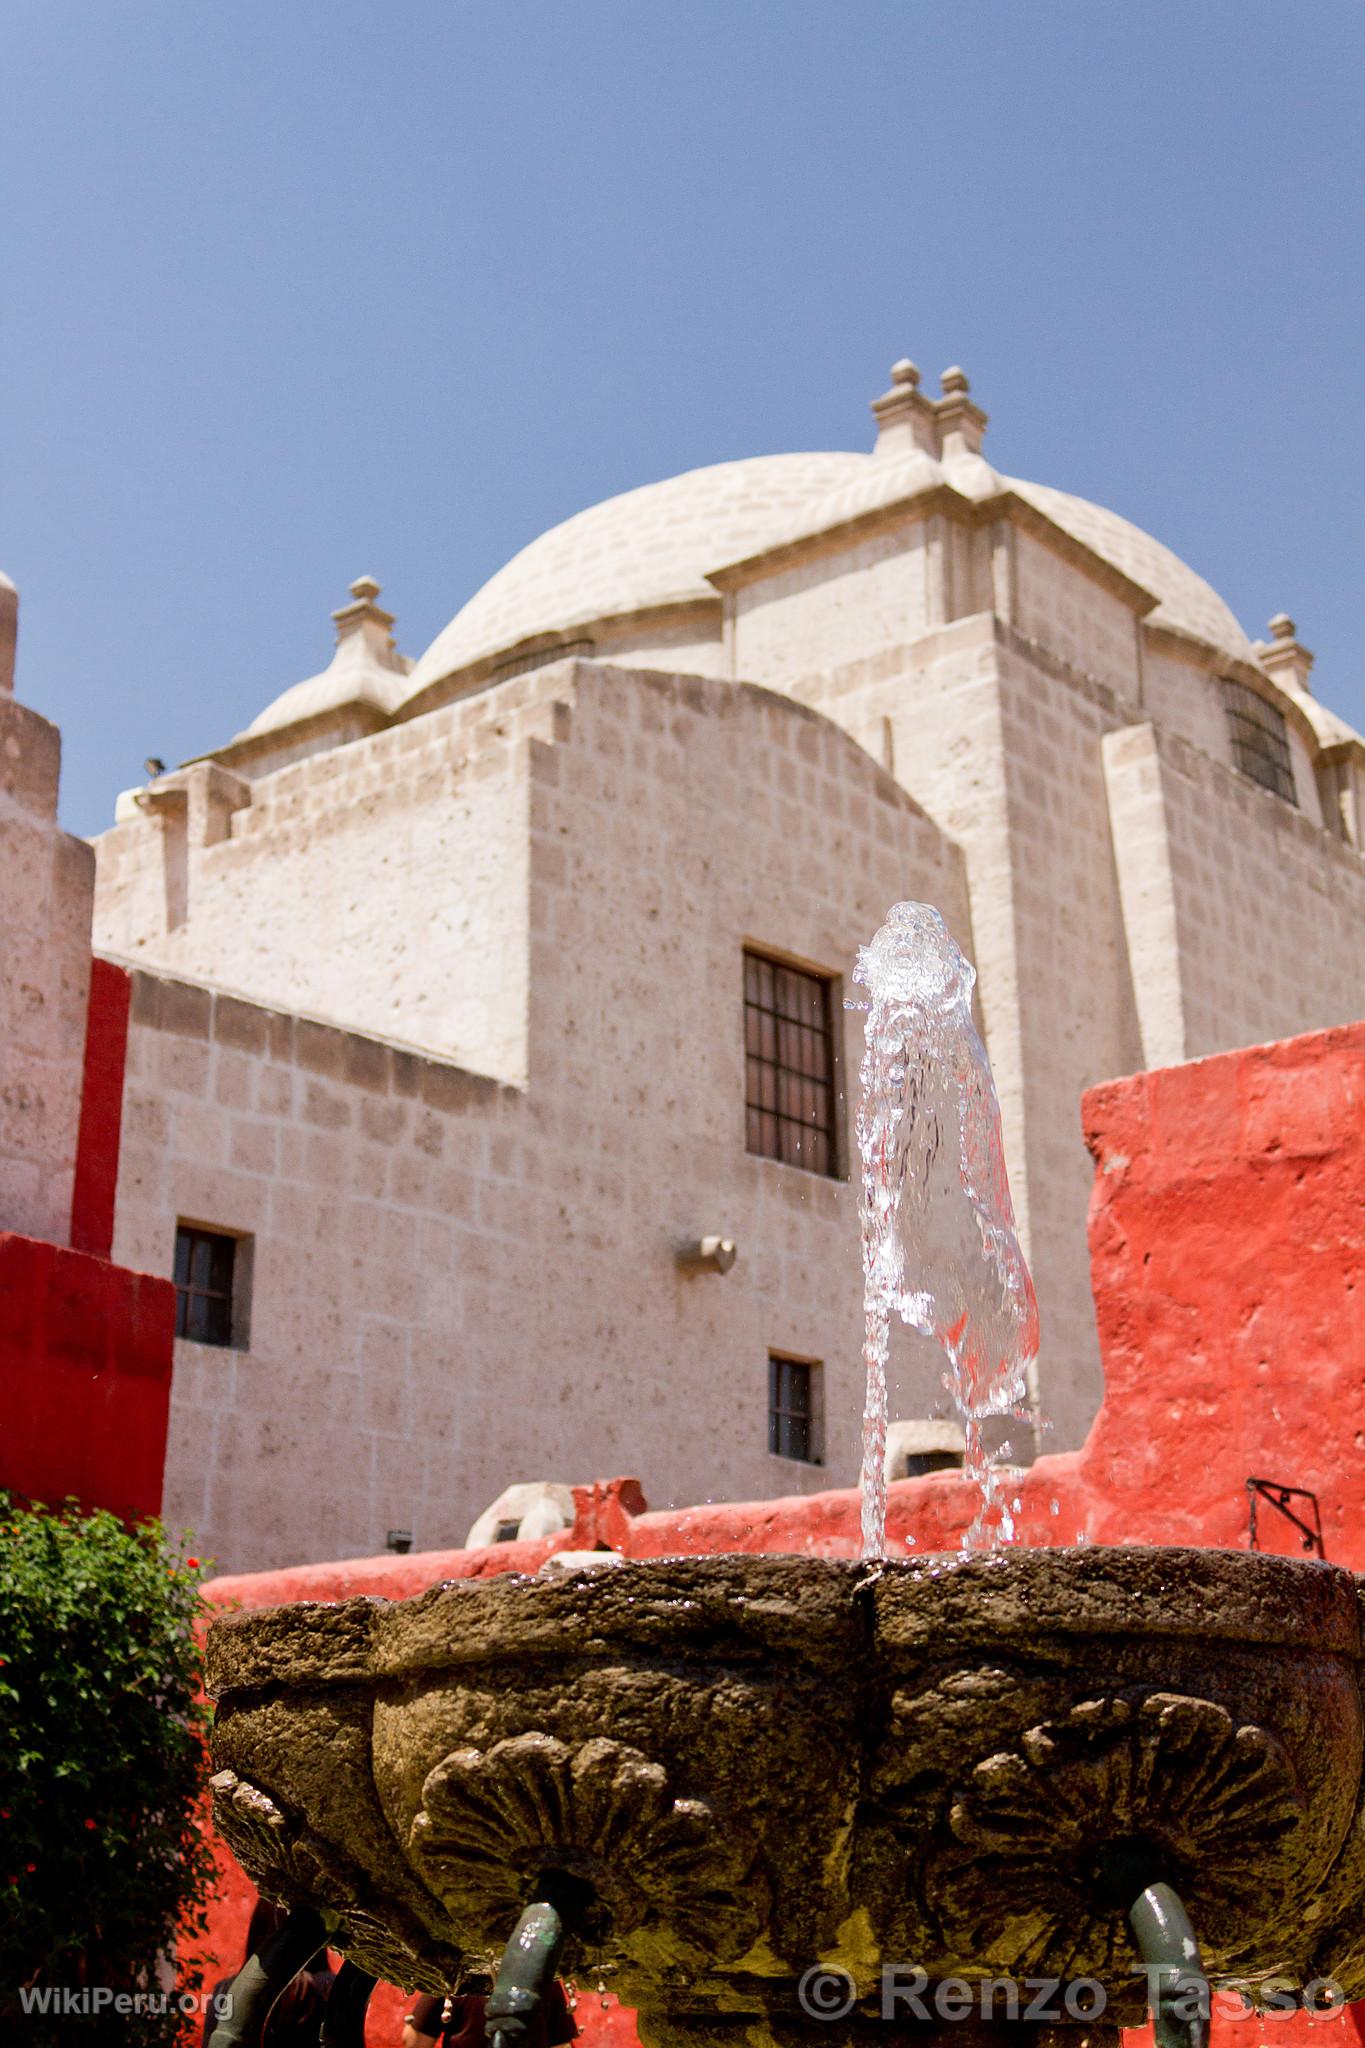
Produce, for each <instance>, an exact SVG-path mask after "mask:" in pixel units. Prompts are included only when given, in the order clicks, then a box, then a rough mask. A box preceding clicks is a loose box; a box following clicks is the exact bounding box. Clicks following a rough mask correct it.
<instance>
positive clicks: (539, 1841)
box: [409, 1731, 762, 1961]
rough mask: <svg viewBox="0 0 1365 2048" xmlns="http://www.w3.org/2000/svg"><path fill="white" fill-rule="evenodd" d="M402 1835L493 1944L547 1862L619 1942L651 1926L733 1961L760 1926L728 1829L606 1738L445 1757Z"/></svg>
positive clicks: (428, 1873) (521, 1740)
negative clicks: (588, 1901)
mask: <svg viewBox="0 0 1365 2048" xmlns="http://www.w3.org/2000/svg"><path fill="white" fill-rule="evenodd" d="M409 1841H410V1847H411V1850H412V1857H413V1862H414V1864H415V1865H416V1866H417V1868H418V1869H419V1870H421V1872H422V1873H423V1875H424V1876H425V1877H426V1879H427V1881H428V1883H429V1884H430V1885H431V1888H432V1890H433V1891H434V1892H436V1894H437V1895H438V1897H440V1898H442V1899H443V1900H445V1901H447V1902H448V1903H449V1904H450V1905H451V1907H452V1909H453V1910H455V1911H458V1912H459V1913H460V1914H461V1916H462V1920H463V1921H464V1922H466V1923H467V1924H470V1925H472V1926H473V1928H474V1929H475V1930H476V1931H477V1934H478V1937H479V1938H480V1939H481V1940H482V1941H484V1942H486V1943H488V1944H489V1945H493V1944H496V1943H497V1942H498V1941H499V1939H500V1938H503V1937H504V1936H505V1933H506V1928H507V1923H508V1915H509V1913H511V1914H513V1915H515V1913H516V1911H517V1910H518V1909H519V1908H520V1907H521V1906H522V1905H523V1904H524V1903H525V1901H526V1900H527V1899H528V1898H529V1897H530V1895H531V1891H532V1889H533V1887H534V1885H535V1882H536V1880H537V1878H538V1877H539V1876H540V1875H541V1873H542V1872H544V1871H546V1870H554V1871H557V1872H559V1873H561V1874H562V1875H564V1876H567V1877H570V1878H573V1879H576V1880H577V1881H578V1882H579V1883H581V1884H582V1885H584V1886H585V1887H587V1888H588V1889H589V1890H590V1891H591V1894H592V1896H593V1898H594V1900H595V1901H596V1902H597V1906H598V1908H599V1909H600V1913H601V1915H602V1916H604V1920H605V1924H604V1927H603V1931H604V1932H605V1931H606V1928H607V1927H609V1928H610V1930H611V1932H612V1933H613V1934H614V1935H615V1936H616V1937H617V1938H623V1937H626V1936H628V1935H631V1934H633V1933H634V1932H635V1931H636V1929H637V1928H640V1927H642V1926H643V1925H644V1924H645V1923H646V1922H647V1921H649V1920H657V1921H659V1922H661V1923H662V1924H663V1925H665V1926H667V1927H669V1928H670V1929H672V1930H673V1932H674V1934H675V1936H676V1937H677V1938H678V1939H679V1940H680V1941H681V1942H682V1943H683V1944H684V1945H686V1946H687V1947H690V1948H692V1949H693V1950H695V1951H696V1952H697V1953H698V1954H699V1955H705V1954H708V1953H709V1954H714V1955H717V1956H721V1957H723V1958H724V1959H725V1960H727V1961H729V1960H733V1958H734V1957H735V1956H737V1955H740V1954H742V1953H743V1951H744V1950H745V1949H746V1948H748V1947H749V1946H750V1945H751V1944H752V1942H753V1939H754V1936H755V1935H756V1934H757V1932H758V1930H759V1927H760V1925H761V1922H762V1904H761V1898H762V1887H761V1884H760V1883H757V1882H756V1880H755V1875H754V1873H753V1872H752V1870H751V1869H746V1860H747V1859H745V1857H744V1856H743V1854H742V1851H741V1839H740V1837H739V1836H738V1835H737V1832H736V1831H735V1830H733V1829H732V1830H727V1829H726V1828H725V1827H724V1826H722V1825H721V1824H719V1823H718V1822H717V1820H716V1816H715V1815H714V1813H713V1812H712V1810H711V1808H710V1807H709V1806H708V1805H707V1804H706V1802H705V1801H704V1800H701V1799H680V1798H676V1797H675V1796H674V1793H673V1789H672V1787H671V1785H670V1784H669V1780H668V1774H667V1772H666V1771H665V1770H664V1769H663V1768H662V1767H661V1766H660V1765H659V1764H656V1763H652V1762H651V1761H650V1759H649V1758H648V1757H646V1756H642V1755H641V1753H640V1751H639V1750H637V1749H632V1748H630V1747H628V1746H627V1745H626V1744H624V1743H620V1742H613V1741H611V1740H610V1739H609V1738H608V1737H606V1736H594V1737H592V1738H590V1739H589V1740H588V1741H586V1742H581V1743H578V1744H576V1745H570V1744H568V1743H565V1742H560V1741H558V1740H557V1739H556V1738H555V1737H554V1736H551V1735H544V1734H541V1733H539V1732H538V1731H532V1732H530V1733H528V1734H525V1735H515V1736H510V1737H508V1738H507V1739H506V1740H504V1741H502V1742H497V1743H494V1745H493V1747H492V1748H491V1749H489V1750H486V1751H485V1750H479V1749H457V1750H454V1751H452V1752H451V1754H450V1755H449V1756H447V1757H444V1758H443V1759H442V1761H441V1762H440V1763H439V1764H437V1765H436V1767H435V1769H434V1770H433V1771H432V1772H431V1773H430V1775H429V1776H428V1778H427V1780H426V1783H425V1784H424V1786H423V1788H422V1810H421V1812H420V1813H419V1814H418V1815H417V1817H416V1819H415V1820H414V1821H413V1823H412V1829H411V1834H410V1838H409Z"/></svg>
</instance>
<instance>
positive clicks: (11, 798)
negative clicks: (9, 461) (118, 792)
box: [0, 576, 95, 1244]
mask: <svg viewBox="0 0 1365 2048" xmlns="http://www.w3.org/2000/svg"><path fill="white" fill-rule="evenodd" d="M18 620H19V602H18V593H17V592H16V590H15V588H14V585H13V584H12V583H11V582H10V581H9V579H8V577H5V576H0V1230H13V1231H17V1232H19V1233H20V1234H21V1235H23V1236H26V1237H40V1238H46V1239H48V1240H50V1241H51V1242H52V1243H55V1244H69V1242H70V1237H71V1197H72V1187H73V1181H74V1177H75V1170H76V1138H77V1127H78V1124H79V1120H80V1106H81V1072H82V1068H83V1065H84V1060H85V1017H86V996H87V991H88V989H89V985H90V917H91V906H92V903H93V901H94V891H95V860H94V854H93V853H92V851H91V849H90V847H89V846H87V845H86V843H85V841H84V840H81V839H73V838H72V837H71V835H70V834H69V833H67V832H63V831H62V830H61V829H60V827H59V826H58V824H57V778H58V774H59V771H60V767H61V753H62V745H61V736H60V734H59V733H58V731H57V728H56V726H55V725H51V724H49V722H48V720H47V719H45V718H41V717H39V715H38V713H37V712H36V711H31V710H30V709H29V708H28V706H27V705H24V704H20V703H19V702H18V701H17V699H16V698H15V696H14V657H15V643H16V638H17V632H18Z"/></svg>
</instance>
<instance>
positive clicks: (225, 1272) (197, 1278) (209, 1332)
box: [175, 1223, 237, 1345]
mask: <svg viewBox="0 0 1365 2048" xmlns="http://www.w3.org/2000/svg"><path fill="white" fill-rule="evenodd" d="M236 1262H237V1240H236V1238H235V1237H225V1236H223V1235H222V1234H221V1233H220V1232H218V1231H214V1230H200V1229H199V1228H198V1227H197V1226H196V1225H194V1224H189V1223H181V1224H179V1225H177V1227H176V1233H175V1334H176V1336H177V1337H189V1338H191V1339H192V1340H193V1341H194V1342H195V1343H196V1344H221V1345H230V1344H231V1343H232V1283H233V1277H234V1269H235V1266H236Z"/></svg>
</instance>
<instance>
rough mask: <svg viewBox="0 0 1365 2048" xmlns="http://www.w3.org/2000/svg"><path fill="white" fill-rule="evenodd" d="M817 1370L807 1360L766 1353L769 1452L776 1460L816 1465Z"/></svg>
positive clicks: (817, 1444) (819, 1460)
mask: <svg viewBox="0 0 1365 2048" xmlns="http://www.w3.org/2000/svg"><path fill="white" fill-rule="evenodd" d="M818 1371H819V1367H818V1366H816V1365H813V1364H812V1363H811V1362H810V1360H809V1359H806V1358H784V1357H783V1356H782V1354H781V1353H780V1352H777V1351H770V1352H769V1353H768V1449H769V1450H770V1451H771V1452H772V1454H773V1456H774V1457H775V1458H795V1459H796V1460H797V1461H798V1462H799V1463H800V1464H803V1465H819V1464H821V1463H822V1462H823V1460H822V1458H821V1456H820V1445H819V1441H818V1431H817V1422H818V1418H817V1416H816V1413H815V1382H816V1374H817V1373H818Z"/></svg>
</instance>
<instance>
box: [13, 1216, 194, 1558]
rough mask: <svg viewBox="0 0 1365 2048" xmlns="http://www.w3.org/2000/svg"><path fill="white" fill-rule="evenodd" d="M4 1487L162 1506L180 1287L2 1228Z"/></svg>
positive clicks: (149, 1508) (127, 1508)
mask: <svg viewBox="0 0 1365 2048" xmlns="http://www.w3.org/2000/svg"><path fill="white" fill-rule="evenodd" d="M0 1301H3V1303H4V1314H3V1316H0V1416H2V1417H3V1418H4V1422H3V1428H0V1487H7V1488H10V1489H12V1490H13V1491H15V1492H17V1493H22V1494H26V1495H27V1496H28V1497H29V1498H30V1499H33V1500H45V1501H48V1502H57V1501H61V1500H63V1499H65V1498H66V1496H67V1495H68V1494H74V1495H75V1496H76V1497H77V1499H78V1500H79V1501H80V1502H81V1503H82V1505H83V1506H85V1507H88V1508H91V1507H104V1508H112V1509H113V1510H114V1512H115V1513H116V1514H120V1515H123V1516H125V1517H127V1518H128V1519H129V1520H135V1519H137V1518H138V1517H140V1516H142V1515H151V1514H156V1513H157V1512H158V1511H159V1509H160V1507H161V1474H162V1469H163V1467H164V1465H165V1460H166V1419H167V1414H168V1411H169V1406H170V1392H171V1352H172V1347H173V1344H174V1341H175V1288H174V1287H173V1286H172V1284H171V1282H170V1281H169V1280H156V1279H153V1278H152V1277H151V1276H150V1275H149V1274H146V1273H130V1272H129V1271H128V1270H127V1269H126V1268H125V1267H123V1266H113V1265H110V1264H109V1262H108V1261H107V1260H106V1259H97V1258H92V1257H91V1256H90V1255H89V1253H86V1252H77V1251H69V1250H67V1248H66V1247H65V1246H64V1245H55V1244H48V1243H46V1242H45V1241H44V1240H42V1239H40V1238H32V1237H16V1236H14V1235H13V1234H12V1233H11V1232H3V1233H0Z"/></svg>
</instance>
